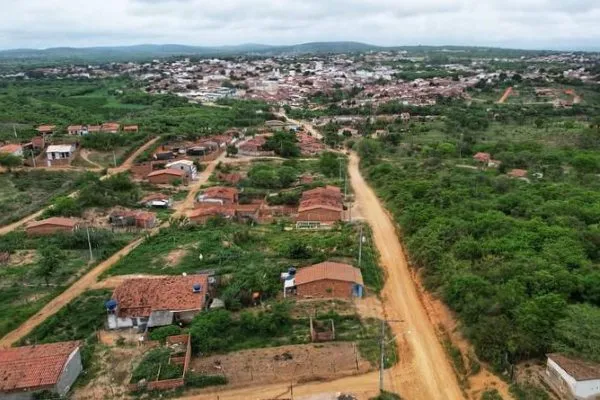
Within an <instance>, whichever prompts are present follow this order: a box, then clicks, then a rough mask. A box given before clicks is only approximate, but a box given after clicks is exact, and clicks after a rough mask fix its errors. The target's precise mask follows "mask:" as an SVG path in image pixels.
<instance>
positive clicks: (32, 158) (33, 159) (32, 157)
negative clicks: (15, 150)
mask: <svg viewBox="0 0 600 400" xmlns="http://www.w3.org/2000/svg"><path fill="white" fill-rule="evenodd" d="M31 161H33V168H35V157H34V156H33V150H31Z"/></svg>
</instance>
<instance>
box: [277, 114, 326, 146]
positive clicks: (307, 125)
mask: <svg viewBox="0 0 600 400" xmlns="http://www.w3.org/2000/svg"><path fill="white" fill-rule="evenodd" d="M274 114H275V115H276V116H278V117H283V118H285V119H286V121H287V122H291V123H292V124H296V125H298V126H301V127H303V128H304V129H306V130H307V131H308V132H309V133H310V134H311V135H312V136H314V137H316V138H317V139H323V135H321V132H319V131H318V130H316V129H315V127H314V126H312V124H310V123H308V122H302V121H298V120H296V119H292V118H290V117H288V116H287V115H286V114H285V111H283V110H281V111H279V112H276V113H274Z"/></svg>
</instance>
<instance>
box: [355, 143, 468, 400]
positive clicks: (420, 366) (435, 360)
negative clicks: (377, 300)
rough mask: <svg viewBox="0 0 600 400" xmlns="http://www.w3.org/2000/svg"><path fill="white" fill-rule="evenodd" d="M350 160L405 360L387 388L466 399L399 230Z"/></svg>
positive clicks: (426, 397)
mask: <svg viewBox="0 0 600 400" xmlns="http://www.w3.org/2000/svg"><path fill="white" fill-rule="evenodd" d="M358 164H359V159H358V157H357V156H356V155H355V154H352V155H351V157H350V164H349V173H350V179H351V183H352V187H353V190H354V193H355V195H356V201H357V202H358V203H359V204H360V205H361V209H362V211H363V213H364V216H365V218H366V220H367V221H368V222H369V224H370V225H371V229H372V230H373V237H374V240H375V244H376V245H377V249H378V250H379V253H380V256H381V263H382V265H383V268H384V270H385V272H386V274H387V280H386V284H385V287H384V289H383V291H382V298H383V312H384V315H386V316H387V318H388V319H391V320H401V321H402V322H396V323H391V324H390V325H391V327H392V331H393V332H394V334H395V335H396V341H397V346H398V349H399V353H400V354H399V356H400V361H399V363H398V364H397V365H396V366H395V367H394V368H392V369H391V370H390V372H389V373H388V374H387V375H388V380H387V382H386V383H387V388H388V389H391V390H392V391H394V392H397V393H399V394H400V395H401V396H403V397H406V398H408V399H411V400H419V399H423V400H435V399H439V400H449V399H462V398H464V396H463V393H462V392H461V389H460V387H459V385H458V382H457V379H456V376H455V374H454V371H453V369H452V366H451V365H450V362H449V360H448V358H447V357H446V353H445V351H444V349H443V347H442V345H441V344H440V342H439V340H438V337H437V335H436V332H435V329H434V327H433V325H432V323H431V322H430V321H429V317H428V315H427V312H426V311H425V308H424V307H423V304H422V302H421V299H420V297H419V293H418V289H417V287H416V286H415V284H414V282H413V280H412V277H411V273H410V269H409V266H408V263H407V261H406V257H405V255H404V251H403V249H402V246H401V245H400V241H399V240H398V236H397V234H396V229H395V225H394V223H393V222H392V220H391V219H390V217H389V216H388V214H387V213H386V211H385V209H384V208H383V206H382V205H381V203H380V202H379V200H378V198H377V196H376V195H375V193H374V192H373V190H372V189H371V188H370V187H369V186H368V185H367V183H366V182H365V180H364V179H363V177H362V176H361V174H360V171H359V165H358Z"/></svg>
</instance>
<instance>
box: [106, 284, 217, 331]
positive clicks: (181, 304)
mask: <svg viewBox="0 0 600 400" xmlns="http://www.w3.org/2000/svg"><path fill="white" fill-rule="evenodd" d="M209 298H210V294H209V285H208V275H204V274H198V275H187V276H172V277H167V278H135V279H128V280H126V281H125V282H123V283H122V284H121V285H119V286H118V287H117V288H116V289H115V291H114V292H113V295H112V299H111V300H110V301H108V302H107V303H106V309H107V311H108V317H107V324H108V328H109V329H120V328H131V327H136V326H139V327H141V328H145V327H146V326H147V327H148V328H152V327H155V326H165V325H171V324H173V323H176V322H185V323H188V322H191V320H192V319H193V318H194V316H195V315H196V314H198V313H199V312H200V311H202V310H203V309H204V306H205V304H206V301H207V300H208V299H209Z"/></svg>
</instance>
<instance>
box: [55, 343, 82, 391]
mask: <svg viewBox="0 0 600 400" xmlns="http://www.w3.org/2000/svg"><path fill="white" fill-rule="evenodd" d="M81 371H83V365H82V364H81V352H80V351H79V347H78V348H77V349H75V350H74V351H73V352H72V353H71V355H69V358H68V360H67V363H66V364H65V366H64V368H63V370H62V372H61V374H60V377H59V378H58V382H57V383H56V392H57V393H58V394H60V395H61V396H64V395H66V394H67V392H68V391H69V390H70V389H71V386H73V383H75V381H76V380H77V377H78V376H79V374H81Z"/></svg>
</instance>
